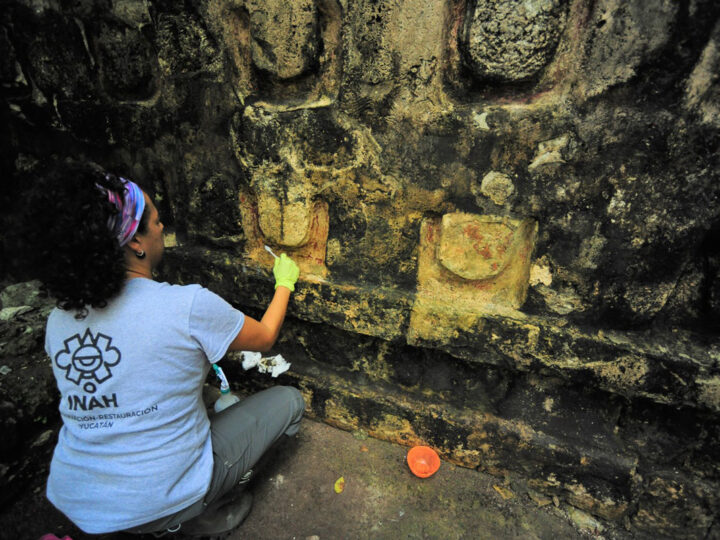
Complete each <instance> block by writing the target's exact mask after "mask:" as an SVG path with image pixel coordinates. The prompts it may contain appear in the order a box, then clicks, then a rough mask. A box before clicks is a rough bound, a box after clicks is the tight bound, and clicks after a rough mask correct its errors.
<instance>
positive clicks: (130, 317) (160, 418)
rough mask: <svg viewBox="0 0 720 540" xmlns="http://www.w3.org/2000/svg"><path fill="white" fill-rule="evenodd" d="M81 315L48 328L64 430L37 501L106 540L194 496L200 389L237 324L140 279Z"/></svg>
mask: <svg viewBox="0 0 720 540" xmlns="http://www.w3.org/2000/svg"><path fill="white" fill-rule="evenodd" d="M88 312H89V313H88V315H87V317H86V318H84V319H82V320H78V319H76V318H75V316H74V315H75V314H74V312H67V311H63V310H60V309H55V310H54V311H53V312H52V313H51V314H50V317H49V318H48V323H47V332H46V340H45V350H46V351H47V353H48V355H49V356H50V359H51V361H52V365H53V371H54V374H55V379H56V381H57V385H58V388H59V390H60V394H61V401H60V407H59V408H60V414H61V415H62V418H63V427H62V428H61V430H60V435H59V438H58V443H57V446H56V447H55V453H54V455H53V460H52V463H51V466H50V477H49V479H48V485H47V497H48V499H49V500H50V501H51V502H52V503H53V504H54V505H55V506H56V507H57V508H59V509H60V510H61V511H62V512H63V513H65V514H66V515H67V516H68V517H69V518H70V519H71V520H72V521H73V522H75V523H76V524H77V525H78V526H79V527H80V528H81V529H83V530H84V531H86V532H88V533H106V532H113V531H118V530H124V529H127V528H130V527H133V526H136V525H141V524H144V523H147V522H149V521H153V520H155V519H158V518H160V517H162V516H165V515H168V514H171V513H174V512H177V511H178V510H181V509H182V508H184V507H187V506H189V505H191V504H193V503H194V502H196V501H198V500H199V499H201V498H202V497H203V496H204V495H205V492H206V491H207V489H208V485H209V482H210V477H211V473H212V467H213V456H212V445H211V441H210V424H209V421H208V418H207V412H206V410H205V407H204V405H203V401H202V386H203V382H204V381H205V377H206V376H207V372H208V370H209V369H210V364H209V362H212V363H214V362H217V361H218V360H220V359H221V358H222V357H223V355H224V354H225V352H226V351H227V348H228V346H229V345H230V343H231V342H232V341H233V339H234V338H235V336H237V334H238V332H240V329H241V328H242V326H243V323H244V322H245V316H244V315H243V314H242V312H240V311H238V310H236V309H234V308H233V307H232V306H230V304H228V303H227V302H225V301H224V300H223V299H222V298H220V297H219V296H217V295H216V294H214V293H212V292H210V291H208V290H207V289H204V288H202V287H200V286H199V285H188V286H177V285H169V284H167V283H156V282H154V281H151V280H148V279H142V278H138V279H133V280H130V281H128V282H127V283H126V284H125V286H124V288H123V290H122V292H121V293H120V295H119V296H118V297H116V298H114V299H112V300H111V301H110V302H109V303H108V305H107V307H105V308H103V309H93V308H88Z"/></svg>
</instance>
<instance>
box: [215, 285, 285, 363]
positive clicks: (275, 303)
mask: <svg viewBox="0 0 720 540" xmlns="http://www.w3.org/2000/svg"><path fill="white" fill-rule="evenodd" d="M289 300H290V289H288V288H287V287H283V286H279V287H278V288H277V289H275V295H274V296H273V299H272V300H271V301H270V305H269V306H268V308H267V309H266V310H265V314H264V315H263V317H262V319H261V320H260V321H257V320H255V319H253V318H252V317H248V316H245V324H243V327H242V329H241V330H240V333H239V334H238V335H237V336H236V337H235V339H234V340H233V342H232V343H231V344H230V347H228V350H230V351H258V352H267V351H269V350H270V349H271V348H272V346H273V345H274V344H275V341H276V340H277V337H278V334H280V328H281V327H282V324H283V321H284V320H285V312H286V311H287V306H288V301H289Z"/></svg>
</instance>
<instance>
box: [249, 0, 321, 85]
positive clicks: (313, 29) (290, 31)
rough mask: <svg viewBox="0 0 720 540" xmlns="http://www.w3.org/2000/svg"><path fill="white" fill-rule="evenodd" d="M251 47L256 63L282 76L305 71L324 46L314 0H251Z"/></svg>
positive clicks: (285, 77) (292, 75) (288, 76)
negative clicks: (321, 43) (321, 42)
mask: <svg viewBox="0 0 720 540" xmlns="http://www.w3.org/2000/svg"><path fill="white" fill-rule="evenodd" d="M247 8H248V11H249V12H250V35H251V36H252V40H251V43H250V50H251V54H252V60H253V64H255V65H256V66H257V67H258V68H260V69H263V70H265V71H268V72H269V73H272V74H273V75H275V76H277V77H278V78H279V79H289V78H291V77H297V76H298V75H302V74H303V73H305V72H306V71H307V70H308V69H309V68H310V66H312V65H313V64H315V63H317V61H318V52H319V50H320V49H321V45H320V36H319V28H318V26H319V24H318V12H317V11H318V10H317V6H316V5H315V1H314V0H299V1H295V2H285V1H284V0H263V1H257V0H251V1H248V2H247Z"/></svg>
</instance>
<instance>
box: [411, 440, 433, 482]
mask: <svg viewBox="0 0 720 540" xmlns="http://www.w3.org/2000/svg"><path fill="white" fill-rule="evenodd" d="M407 463H408V467H410V470H411V471H412V473H413V474H414V475H415V476H418V477H420V478H427V477H428V476H432V475H433V474H435V473H436V472H437V470H438V469H439V468H440V458H439V457H438V455H437V452H435V450H433V449H432V448H430V447H429V446H415V447H413V448H411V449H410V451H409V452H408V454H407Z"/></svg>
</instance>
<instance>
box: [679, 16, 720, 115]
mask: <svg viewBox="0 0 720 540" xmlns="http://www.w3.org/2000/svg"><path fill="white" fill-rule="evenodd" d="M718 73H720V24H718V25H717V26H715V29H714V30H713V32H712V35H711V36H710V41H708V43H707V45H706V46H705V48H704V49H703V52H702V55H701V56H700V60H699V62H698V63H697V65H696V66H695V69H693V72H692V73H691V74H690V77H689V78H688V80H687V84H686V93H685V106H686V107H688V108H689V109H690V110H692V111H695V112H696V113H697V114H698V115H699V116H700V118H701V119H702V121H703V122H704V123H707V124H711V125H713V126H715V127H720V76H719V75H718Z"/></svg>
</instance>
